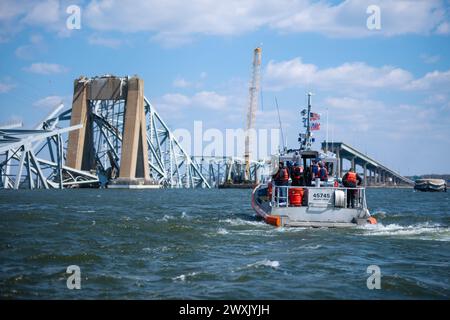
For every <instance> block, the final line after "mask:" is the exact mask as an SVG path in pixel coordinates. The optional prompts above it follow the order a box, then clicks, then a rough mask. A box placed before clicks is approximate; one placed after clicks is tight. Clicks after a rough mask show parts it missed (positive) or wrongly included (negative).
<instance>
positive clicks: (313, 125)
mask: <svg viewBox="0 0 450 320" xmlns="http://www.w3.org/2000/svg"><path fill="white" fill-rule="evenodd" d="M314 130H320V123H319V122H314V123H311V131H314Z"/></svg>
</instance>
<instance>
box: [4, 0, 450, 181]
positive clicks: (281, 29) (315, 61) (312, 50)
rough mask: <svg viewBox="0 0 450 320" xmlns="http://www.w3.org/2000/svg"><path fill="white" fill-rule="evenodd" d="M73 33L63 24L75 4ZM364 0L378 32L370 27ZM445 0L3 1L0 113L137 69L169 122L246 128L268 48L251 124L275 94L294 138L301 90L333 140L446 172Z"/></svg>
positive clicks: (268, 114) (41, 104) (449, 51)
mask: <svg viewBox="0 0 450 320" xmlns="http://www.w3.org/2000/svg"><path fill="white" fill-rule="evenodd" d="M72 4H75V5H78V6H79V7H80V8H81V29H80V30H68V29H67V27H66V19H67V18H68V16H69V14H67V13H66V8H67V7H68V6H69V5H72ZM369 5H377V6H378V7H379V8H380V13H381V29H380V30H369V29H368V28H367V24H366V21H367V18H368V17H369V15H370V14H367V13H366V9H367V7H368V6H369ZM449 9H450V6H449V2H448V1H438V0H436V1H420V0H418V1H376V0H371V1H364V0H362V1H312V0H286V1H284V0H278V1H270V0H259V1H257V0H247V1H223V2H217V1H207V0H202V1H175V0H170V1H137V0H135V1H113V0H109V1H106V0H97V1H75V0H74V1H57V0H47V1H12V0H0V52H1V56H0V57H1V59H0V123H5V122H9V121H12V120H22V121H23V122H24V125H25V126H26V127H31V126H33V124H35V123H36V122H38V121H39V119H41V118H43V117H44V116H45V115H46V114H47V113H48V112H49V111H50V110H51V109H52V107H53V106H55V105H56V104H58V103H59V102H60V101H64V103H65V104H66V105H67V106H70V101H71V95H72V89H73V88H72V86H73V80H74V79H75V78H77V77H78V76H80V75H86V76H95V75H103V74H114V75H119V76H123V75H134V74H137V75H139V76H140V77H142V78H143V79H144V81H145V95H146V96H147V98H149V99H150V101H152V103H153V104H154V106H155V107H156V108H157V110H158V111H159V113H160V114H161V115H162V117H163V118H164V119H165V121H166V122H167V123H168V124H169V126H170V127H171V128H174V129H175V128H187V129H191V128H192V127H193V122H194V121H195V120H202V121H203V126H204V127H205V128H218V129H221V130H224V129H226V128H240V127H243V125H244V118H245V110H246V109H245V108H246V106H247V99H248V98H247V92H248V82H249V79H250V66H251V59H252V50H253V48H255V47H256V46H258V45H262V48H263V53H262V57H263V58H262V60H263V64H262V91H263V92H262V96H263V104H262V105H261V104H260V107H259V112H258V115H257V127H258V128H276V127H278V119H277V116H276V109H275V103H274V99H275V97H277V99H278V102H279V105H280V109H281V110H280V111H281V118H282V120H283V123H284V129H285V131H286V132H287V136H288V142H289V144H290V145H291V146H292V145H295V144H296V139H297V133H298V130H299V123H300V119H299V110H300V109H301V107H303V106H304V105H305V94H306V92H308V91H312V92H314V94H315V96H314V98H313V105H314V108H315V110H316V111H317V112H320V113H321V114H322V120H323V121H322V128H323V130H322V131H320V132H318V133H317V140H320V141H321V140H323V138H324V137H325V132H326V130H325V114H326V112H327V111H326V110H327V109H328V114H329V124H330V125H329V130H328V132H329V136H330V137H331V135H332V136H333V139H334V140H335V141H337V140H340V141H344V142H347V143H349V144H351V145H353V146H355V147H357V148H359V149H361V150H362V151H363V152H366V153H367V154H368V155H370V156H373V157H374V158H375V159H378V160H379V161H381V162H382V163H384V164H386V165H388V166H390V167H392V168H393V169H395V170H397V171H400V172H401V173H402V174H404V175H410V174H415V173H417V174H424V173H448V172H450V169H449V168H448V159H449V158H450V148H449V140H448V138H449V133H450V91H449V88H450V60H449V57H450V41H449V40H450V10H449Z"/></svg>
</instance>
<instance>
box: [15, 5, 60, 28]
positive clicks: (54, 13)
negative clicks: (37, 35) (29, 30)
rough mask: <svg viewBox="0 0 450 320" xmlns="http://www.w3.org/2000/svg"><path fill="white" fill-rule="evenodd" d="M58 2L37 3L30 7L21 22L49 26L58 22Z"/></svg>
mask: <svg viewBox="0 0 450 320" xmlns="http://www.w3.org/2000/svg"><path fill="white" fill-rule="evenodd" d="M59 12H60V7H59V1H58V0H47V1H39V2H37V3H35V4H34V5H33V7H31V9H30V10H29V11H28V13H27V14H26V16H25V17H24V18H23V20H22V21H23V22H25V23H27V24H31V25H51V24H54V23H56V22H58V21H59V18H60V16H59Z"/></svg>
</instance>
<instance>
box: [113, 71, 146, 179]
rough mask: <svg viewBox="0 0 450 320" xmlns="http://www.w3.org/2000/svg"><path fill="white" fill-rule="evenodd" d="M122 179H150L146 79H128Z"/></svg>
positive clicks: (121, 168)
mask: <svg viewBox="0 0 450 320" xmlns="http://www.w3.org/2000/svg"><path fill="white" fill-rule="evenodd" d="M124 118H125V119H124V130H123V131H124V133H123V140H122V141H123V143H122V155H121V161H120V175H119V178H120V179H134V178H145V179H149V178H150V176H149V171H150V170H149V165H148V149H147V135H146V126H145V110H144V80H142V79H139V78H131V79H129V80H128V94H127V103H126V109H125V117H124Z"/></svg>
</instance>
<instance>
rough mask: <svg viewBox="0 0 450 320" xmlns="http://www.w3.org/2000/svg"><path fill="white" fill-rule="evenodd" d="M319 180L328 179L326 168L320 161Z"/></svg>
mask: <svg viewBox="0 0 450 320" xmlns="http://www.w3.org/2000/svg"><path fill="white" fill-rule="evenodd" d="M319 178H320V181H328V170H327V168H326V167H325V165H324V164H323V163H322V162H319Z"/></svg>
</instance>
